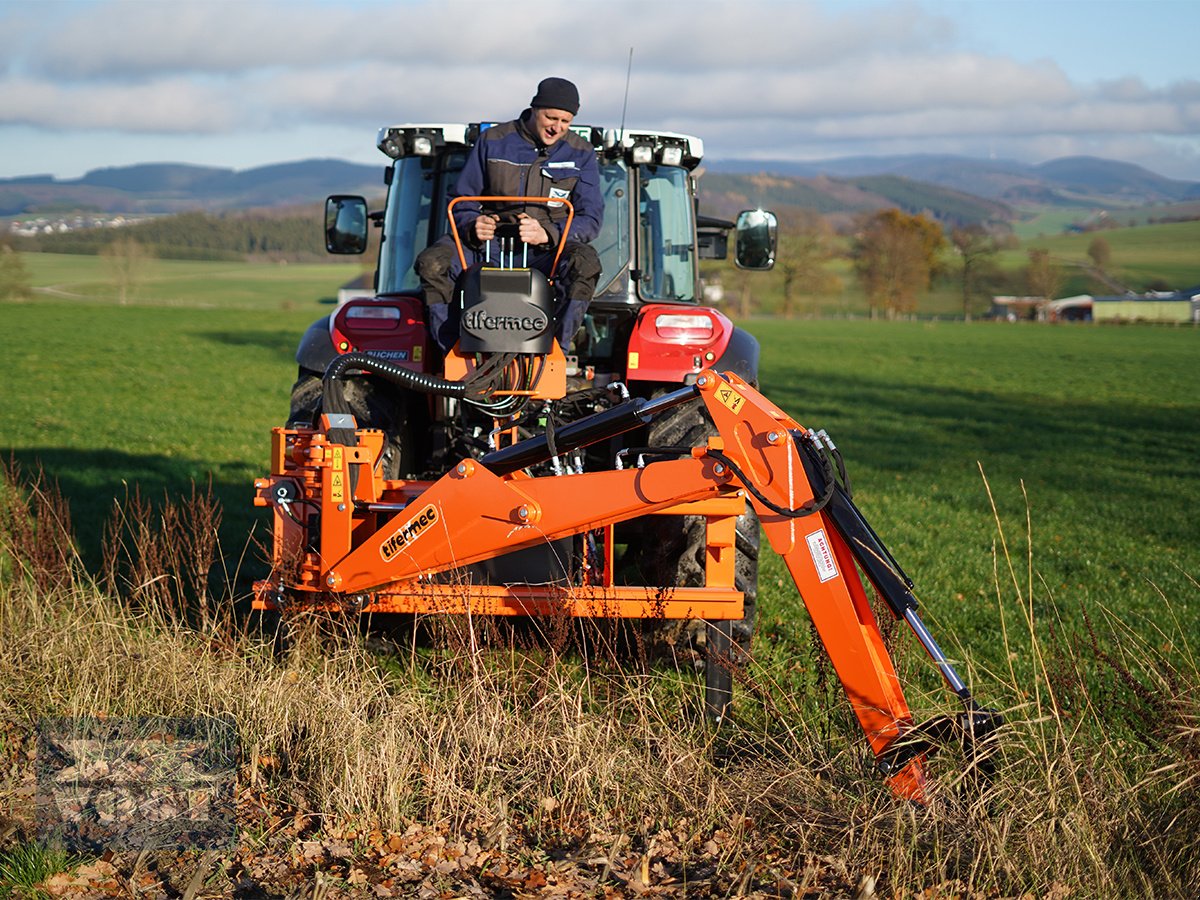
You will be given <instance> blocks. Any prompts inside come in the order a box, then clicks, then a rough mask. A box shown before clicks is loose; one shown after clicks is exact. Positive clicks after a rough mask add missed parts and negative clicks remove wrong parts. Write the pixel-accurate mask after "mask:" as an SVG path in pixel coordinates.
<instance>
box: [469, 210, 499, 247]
mask: <svg viewBox="0 0 1200 900" xmlns="http://www.w3.org/2000/svg"><path fill="white" fill-rule="evenodd" d="M498 221H499V219H497V218H496V217H495V216H491V215H482V216H479V217H478V218H477V219H476V220H475V222H474V225H475V237H476V238H478V239H479V240H480V242H482V243H486V242H487V241H490V240H491V239H492V238H494V237H495V236H496V223H497V222H498Z"/></svg>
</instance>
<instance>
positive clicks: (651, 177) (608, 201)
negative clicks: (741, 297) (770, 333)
mask: <svg viewBox="0 0 1200 900" xmlns="http://www.w3.org/2000/svg"><path fill="white" fill-rule="evenodd" d="M489 127H491V123H486V122H484V123H475V124H468V125H463V124H431V125H413V124H409V125H398V126H393V127H388V128H384V129H381V130H380V132H379V137H378V141H377V143H378V147H379V149H380V150H381V151H382V152H383V153H384V154H385V155H386V156H388V157H389V158H391V159H392V160H394V162H393V163H392V165H391V166H390V167H388V168H387V170H386V175H385V180H386V182H387V184H388V198H387V204H386V207H385V209H384V210H383V211H382V212H381V213H379V212H376V213H372V214H371V215H370V218H371V219H373V220H374V221H375V223H376V225H377V226H379V227H381V228H382V231H383V241H382V244H381V249H380V254H379V265H378V269H377V271H376V284H375V290H376V294H377V296H394V295H405V294H408V295H417V294H419V292H420V282H419V280H418V278H417V274H416V272H415V270H414V267H413V264H414V262H415V260H416V257H417V254H419V253H420V252H421V251H422V250H423V249H425V248H426V247H427V246H429V245H430V244H432V243H433V242H434V241H436V240H438V239H439V238H440V237H442V236H443V235H445V234H449V233H450V220H449V217H448V215H447V203H448V199H449V194H450V191H451V190H452V188H453V187H454V184H455V182H456V180H457V178H458V175H459V173H460V172H461V171H462V168H463V165H464V164H465V162H466V159H467V154H468V153H469V152H470V150H471V147H472V146H473V145H474V143H475V141H476V140H478V138H479V136H480V135H481V134H482V133H483V132H484V131H486V130H487V129H488V128H489ZM572 131H574V132H575V133H576V134H577V135H579V136H581V137H583V138H584V139H585V140H588V141H590V142H591V144H592V146H593V147H595V149H596V155H597V160H598V163H599V169H600V186H601V193H602V195H603V197H604V203H605V212H604V226H603V229H602V231H601V233H600V235H599V236H598V237H597V238H596V239H595V240H593V241H592V246H593V248H594V249H595V250H596V251H597V253H598V255H599V257H600V262H601V266H602V274H601V276H600V280H599V282H598V283H597V287H596V292H595V295H594V299H593V301H592V305H591V307H590V309H589V314H588V316H587V318H586V320H585V331H586V335H585V337H584V339H583V340H582V341H581V342H580V346H579V355H580V359H579V366H580V368H581V370H582V369H586V368H587V367H589V366H590V367H591V369H592V370H593V371H598V372H599V373H600V374H601V378H602V379H604V378H605V377H607V378H609V379H610V380H628V378H627V376H629V375H632V376H633V379H634V380H636V379H637V374H638V373H637V371H636V369H637V365H636V362H637V357H635V359H634V363H635V365H634V371H633V372H632V373H630V372H629V371H627V370H628V369H629V362H630V360H629V358H628V345H629V341H630V338H631V336H632V335H633V333H634V331H635V330H637V329H636V328H635V319H637V318H638V315H639V312H640V311H641V310H642V309H643V307H645V306H646V305H648V304H654V305H657V304H665V305H669V306H668V308H666V309H664V310H662V311H659V312H657V313H656V320H657V319H658V318H662V319H663V323H662V327H661V328H651V329H650V331H651V332H653V333H652V334H651V335H650V338H651V340H654V339H655V338H658V337H661V336H663V335H665V336H666V337H667V342H668V343H671V342H674V346H675V347H676V348H679V347H682V346H683V344H681V343H680V342H681V341H683V342H684V343H687V344H688V347H687V348H686V349H687V350H688V351H698V352H675V353H674V354H673V355H676V356H679V357H680V359H681V360H682V361H683V362H684V363H685V365H684V367H683V368H684V369H686V370H687V371H682V370H680V371H678V372H675V371H672V372H670V373H667V372H663V371H659V369H657V368H652V373H653V377H654V378H662V379H663V380H667V381H672V382H678V381H683V380H686V377H687V376H688V375H694V374H696V373H698V372H699V371H700V365H699V364H698V363H697V361H699V362H703V363H704V364H711V363H712V362H713V361H715V360H716V359H717V356H716V355H712V356H708V355H707V354H716V353H717V352H718V351H719V350H722V349H724V348H723V347H722V346H718V345H720V344H721V343H722V338H725V339H726V340H725V343H728V340H727V339H728V338H729V336H730V335H731V334H732V331H733V329H732V326H731V325H730V324H729V322H728V319H726V318H725V317H724V316H721V315H720V314H719V313H717V312H716V311H715V310H704V311H703V312H700V313H697V312H695V308H696V307H699V306H700V303H701V299H702V295H703V292H702V288H701V283H700V274H699V260H700V259H701V258H724V257H725V255H726V246H727V235H728V233H729V232H730V231H735V232H736V234H737V239H736V244H735V246H736V247H737V252H738V255H737V261H738V265H739V266H741V267H743V268H751V269H769V268H770V267H771V266H772V265H773V263H774V243H775V219H774V216H773V215H772V214H771V213H768V212H764V211H762V210H755V211H751V212H747V213H743V214H742V215H741V216H740V217H739V220H738V222H737V223H733V222H727V221H723V220H719V219H713V218H700V217H698V215H697V205H698V201H697V175H696V170H697V168H698V166H699V164H700V161H701V159H702V157H703V154H704V146H703V143H702V142H701V140H700V139H699V138H696V137H692V136H689V135H683V134H675V133H672V132H647V131H636V130H627V131H625V132H624V133H623V134H618V132H616V131H614V130H608V131H603V130H601V129H599V128H594V127H591V126H587V125H577V126H572ZM356 201H357V202H356ZM358 203H361V201H360V200H359V198H353V197H345V196H339V197H331V198H329V201H328V206H327V217H326V226H327V227H326V235H327V247H328V249H329V250H330V251H331V252H335V253H361V252H363V248H365V245H366V241H365V233H366V228H365V225H360V224H359V223H361V222H364V221H365V220H366V218H367V217H366V207H365V203H363V204H362V205H361V206H359V205H358ZM351 210H352V211H351ZM339 223H344V224H345V227H344V228H343V227H342V225H341V224H339ZM689 307H690V308H689ZM676 319H677V321H676ZM634 352H635V353H636V352H637V350H635V351H634ZM667 355H668V356H670V355H672V354H671V353H668V354H667ZM694 363H695V364H694ZM672 366H673V364H672ZM743 374H749V375H751V376H753V375H754V372H752V371H749V370H746V371H744V372H743Z"/></svg>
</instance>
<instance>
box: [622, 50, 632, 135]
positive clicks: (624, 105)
mask: <svg viewBox="0 0 1200 900" xmlns="http://www.w3.org/2000/svg"><path fill="white" fill-rule="evenodd" d="M632 74H633V48H632V47H630V48H629V66H628V67H627V68H626V69H625V102H624V103H622V104H621V140H622V141H623V140H625V111H626V110H628V109H629V78H630V76H631V75H632Z"/></svg>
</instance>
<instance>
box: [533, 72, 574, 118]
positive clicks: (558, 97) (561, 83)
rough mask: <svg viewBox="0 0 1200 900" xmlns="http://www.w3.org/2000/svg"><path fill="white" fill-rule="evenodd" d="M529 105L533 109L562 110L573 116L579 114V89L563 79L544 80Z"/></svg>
mask: <svg viewBox="0 0 1200 900" xmlns="http://www.w3.org/2000/svg"><path fill="white" fill-rule="evenodd" d="M529 105H530V106H532V107H534V108H535V109H536V108H538V107H541V108H543V109H563V110H566V111H567V112H569V113H570V114H571V115H575V114H576V113H577V112H579V89H578V88H577V87H575V85H573V84H571V82H569V81H567V79H565V78H544V79H542V81H541V83H540V84H539V85H538V89H537V93H536V94H535V95H534V97H533V99H532V100H530V101H529Z"/></svg>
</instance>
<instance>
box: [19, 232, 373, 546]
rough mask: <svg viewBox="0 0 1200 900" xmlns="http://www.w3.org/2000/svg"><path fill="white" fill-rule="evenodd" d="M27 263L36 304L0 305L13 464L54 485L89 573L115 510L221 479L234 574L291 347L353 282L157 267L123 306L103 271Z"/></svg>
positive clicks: (327, 273)
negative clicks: (133, 494)
mask: <svg viewBox="0 0 1200 900" xmlns="http://www.w3.org/2000/svg"><path fill="white" fill-rule="evenodd" d="M24 259H25V261H26V265H27V266H28V268H29V270H30V272H31V274H32V276H33V283H34V286H35V290H36V293H35V295H34V299H33V300H31V301H29V302H24V303H0V331H2V332H3V334H4V335H5V338H6V343H7V344H8V348H9V354H8V358H9V363H10V370H9V371H10V372H11V373H12V376H11V377H10V379H9V385H8V389H7V390H5V391H4V392H2V393H0V429H2V434H0V452H2V453H3V455H4V457H5V459H6V461H7V460H10V459H11V460H13V461H15V462H16V463H17V464H18V465H20V466H21V467H22V468H23V469H25V470H27V471H28V470H31V469H34V468H36V467H38V466H41V467H42V468H43V469H44V470H45V471H46V473H47V474H48V475H50V476H51V477H52V478H54V479H55V480H56V481H57V482H58V483H59V485H60V486H61V487H62V488H63V490H64V492H65V493H66V495H67V496H68V497H69V498H70V501H71V508H72V514H73V517H74V520H75V525H76V531H77V534H78V539H79V546H80V550H81V553H82V554H83V556H84V559H85V560H86V561H87V562H88V563H89V564H90V565H93V566H95V565H96V564H97V562H98V559H99V551H100V544H101V533H102V528H103V523H104V521H105V520H106V518H107V517H108V515H109V513H110V511H111V509H112V505H113V501H114V499H120V498H123V497H124V496H125V494H126V491H133V490H134V489H135V488H136V489H138V490H140V491H141V493H142V495H143V496H145V497H146V498H147V499H149V500H152V501H157V500H160V499H161V498H162V497H163V496H164V495H167V494H169V495H171V496H173V497H178V496H182V495H183V494H185V493H188V492H189V491H190V485H191V484H192V483H195V484H196V485H198V486H200V487H204V486H206V485H207V484H208V483H209V481H210V479H211V483H212V486H213V490H214V493H215V494H216V496H217V498H218V499H219V500H220V502H221V504H222V507H223V510H224V523H225V525H224V528H223V530H222V542H223V549H224V552H225V555H226V557H227V559H228V562H229V565H230V566H231V567H234V566H236V565H237V564H238V559H239V558H240V557H241V555H242V551H243V549H244V547H245V544H246V536H247V534H248V533H249V532H250V530H251V528H252V526H253V525H254V524H255V522H256V521H257V520H258V518H259V517H258V516H257V515H256V512H255V511H253V510H252V509H251V508H250V505H249V504H250V499H251V496H252V493H253V491H252V487H251V485H252V483H253V480H254V478H255V477H257V476H259V475H262V474H265V471H266V467H267V456H268V450H269V440H270V438H269V434H270V429H271V427H272V426H274V425H277V424H280V423H282V421H283V419H284V417H285V416H286V415H287V408H288V394H289V391H290V387H291V382H292V380H293V379H294V377H295V371H296V367H295V362H294V358H293V354H294V352H295V347H296V343H297V341H298V339H299V336H300V334H301V333H302V332H303V330H304V329H305V328H306V327H307V326H308V325H309V323H311V322H312V321H313V320H315V319H316V318H318V317H319V316H321V315H324V314H326V313H327V312H328V310H329V308H330V305H331V304H332V303H333V302H334V301H333V298H334V297H336V294H337V288H338V286H339V285H340V284H342V283H344V282H345V281H347V280H349V279H350V278H352V277H353V275H354V274H355V273H356V271H357V270H356V269H355V268H354V267H348V266H346V265H338V264H330V265H290V266H275V265H249V264H238V263H221V262H179V261H173V260H153V261H151V262H149V263H148V264H147V266H146V269H145V272H144V273H143V277H142V278H141V280H140V281H139V283H138V286H137V288H136V290H135V291H134V292H132V295H131V297H130V301H129V302H128V304H127V305H124V306H122V305H119V304H118V303H117V302H116V299H115V297H116V294H115V290H114V288H113V285H112V282H111V278H110V277H109V275H108V273H107V271H106V269H105V267H104V264H103V261H102V260H99V259H97V258H96V257H77V256H63V255H55V254H27V255H25V257H24Z"/></svg>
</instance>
